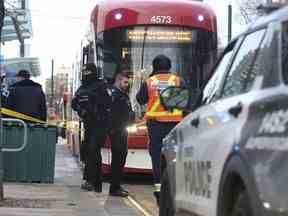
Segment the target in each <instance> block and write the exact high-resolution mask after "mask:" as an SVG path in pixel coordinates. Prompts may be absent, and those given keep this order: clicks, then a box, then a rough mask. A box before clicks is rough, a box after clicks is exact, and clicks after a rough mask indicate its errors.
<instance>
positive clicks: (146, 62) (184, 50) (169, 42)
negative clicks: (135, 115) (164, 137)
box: [96, 26, 217, 115]
mask: <svg viewBox="0 0 288 216" xmlns="http://www.w3.org/2000/svg"><path fill="white" fill-rule="evenodd" d="M216 38H217V37H216V33H212V32H209V31H207V30H203V29H192V28H186V27H171V26H169V27H168V26H133V27H125V28H118V29H111V30H109V31H105V32H103V33H100V34H98V35H97V41H100V42H101V43H99V44H97V46H96V50H97V61H98V62H97V63H98V66H100V67H101V68H102V69H103V75H104V77H105V78H106V79H107V80H110V81H111V82H113V78H114V77H115V75H116V74H117V73H119V72H120V71H123V70H125V71H129V72H130V73H131V87H130V95H131V101H132V104H133V106H134V108H135V106H139V105H137V103H136V101H135V96H136V93H137V91H138V89H139V88H140V86H141V84H142V83H143V82H144V81H145V80H146V78H147V77H149V75H150V74H151V73H152V61H153V59H154V58H155V57H156V56H157V55H159V54H164V55H166V56H168V57H169V58H170V59H171V62H172V68H171V70H170V72H172V73H175V74H178V75H180V77H181V78H182V79H183V80H184V81H185V82H186V84H187V85H189V86H190V87H192V88H199V87H200V86H201V84H202V82H203V81H204V80H205V79H206V78H207V77H208V76H209V74H208V72H209V71H210V69H211V67H212V65H213V63H214V60H215V58H216V50H217V39H216ZM136 110H139V109H136ZM141 110H142V112H141V113H143V112H144V111H145V108H142V109H141ZM140 115H141V114H140Z"/></svg>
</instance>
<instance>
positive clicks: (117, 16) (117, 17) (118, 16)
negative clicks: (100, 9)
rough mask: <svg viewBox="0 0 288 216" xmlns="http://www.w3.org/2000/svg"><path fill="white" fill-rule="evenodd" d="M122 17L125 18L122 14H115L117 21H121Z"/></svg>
mask: <svg viewBox="0 0 288 216" xmlns="http://www.w3.org/2000/svg"><path fill="white" fill-rule="evenodd" d="M122 17H123V15H122V14H121V13H116V14H115V19H116V20H121V19H122Z"/></svg>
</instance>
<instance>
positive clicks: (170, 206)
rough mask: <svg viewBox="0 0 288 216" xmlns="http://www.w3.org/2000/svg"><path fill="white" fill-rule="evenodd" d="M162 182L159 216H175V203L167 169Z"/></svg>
mask: <svg viewBox="0 0 288 216" xmlns="http://www.w3.org/2000/svg"><path fill="white" fill-rule="evenodd" d="M161 178H162V180H161V193H160V206H159V216H174V214H175V209H174V202H173V195H172V190H171V187H170V180H169V175H168V172H167V169H164V172H163V175H162V177H161Z"/></svg>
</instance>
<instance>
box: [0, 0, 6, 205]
mask: <svg viewBox="0 0 288 216" xmlns="http://www.w3.org/2000/svg"><path fill="white" fill-rule="evenodd" d="M4 17H5V7H4V0H0V54H1V42H2V38H1V33H2V28H3V25H4V24H3V23H4ZM1 75H2V67H0V76H1ZM0 84H1V91H0V93H1V94H2V83H0ZM0 109H1V95H0ZM2 130H3V129H2V116H1V112H0V201H1V200H3V198H4V190H3V176H4V170H3V157H2V156H3V154H2Z"/></svg>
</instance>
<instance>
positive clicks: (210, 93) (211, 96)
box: [202, 41, 237, 104]
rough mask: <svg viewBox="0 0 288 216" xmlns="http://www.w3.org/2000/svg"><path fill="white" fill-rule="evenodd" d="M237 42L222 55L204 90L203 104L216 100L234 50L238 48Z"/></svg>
mask: <svg viewBox="0 0 288 216" xmlns="http://www.w3.org/2000/svg"><path fill="white" fill-rule="evenodd" d="M236 42H237V41H234V42H233V43H231V44H230V45H228V47H227V48H226V49H225V50H224V54H223V55H222V58H221V59H220V61H219V63H218V65H217V66H216V68H215V69H214V73H213V76H212V77H211V79H210V80H209V82H208V83H207V84H206V86H205V88H204V90H203V102H202V103H206V104H207V103H210V102H212V101H213V100H215V99H216V97H215V96H216V93H217V92H218V91H219V90H220V87H221V82H222V80H223V76H224V75H225V71H226V70H227V67H228V65H229V63H230V62H231V61H230V60H231V57H232V54H233V50H234V48H235V46H236Z"/></svg>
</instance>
